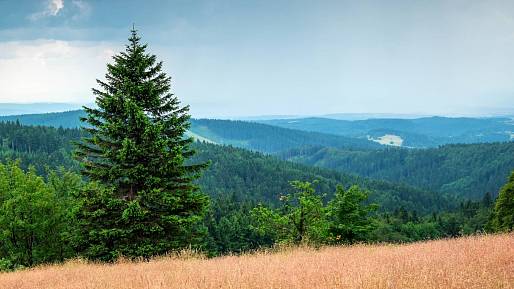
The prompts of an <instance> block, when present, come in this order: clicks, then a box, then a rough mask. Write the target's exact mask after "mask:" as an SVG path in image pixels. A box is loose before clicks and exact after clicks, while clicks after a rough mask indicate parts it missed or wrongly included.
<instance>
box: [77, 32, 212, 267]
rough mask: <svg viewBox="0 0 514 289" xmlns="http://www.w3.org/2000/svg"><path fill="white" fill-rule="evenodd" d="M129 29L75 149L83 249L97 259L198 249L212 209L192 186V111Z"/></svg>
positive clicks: (195, 173) (196, 171) (195, 171)
mask: <svg viewBox="0 0 514 289" xmlns="http://www.w3.org/2000/svg"><path fill="white" fill-rule="evenodd" d="M146 50H147V45H146V44H141V42H140V37H139V36H138V34H137V31H136V30H135V29H132V31H131V36H130V38H129V44H128V45H126V49H125V51H124V52H121V53H119V54H117V55H115V56H114V57H113V63H112V64H108V65H107V74H106V75H105V79H106V80H105V81H101V80H97V82H98V84H99V88H98V89H93V93H94V95H95V96H96V105H97V107H96V108H93V107H91V108H89V107H84V109H85V111H86V113H87V116H86V117H84V118H83V119H82V121H83V122H85V124H86V127H85V128H84V129H85V130H86V131H87V132H88V133H89V136H88V137H86V138H83V139H82V141H81V142H80V143H78V144H77V150H76V156H77V158H78V159H79V160H80V161H81V162H82V164H83V174H84V175H85V176H87V177H88V178H89V179H90V180H92V181H95V182H96V183H97V184H98V185H97V186H96V185H95V186H91V187H90V189H89V190H87V191H85V192H84V198H85V199H84V206H83V211H82V224H83V229H84V237H83V238H84V239H83V243H82V249H83V250H84V251H85V252H86V254H87V255H88V256H90V257H92V258H97V259H104V260H112V259H114V258H116V257H117V256H119V255H124V256H127V257H138V256H143V257H150V256H154V255H158V254H163V253H166V252H168V251H171V250H174V249H178V248H182V247H184V246H189V245H194V243H195V242H196V241H197V239H198V238H200V237H201V230H200V229H199V227H198V223H199V221H200V220H201V219H202V217H203V214H204V212H205V209H206V206H207V204H208V199H207V197H206V196H205V195H204V194H202V193H201V192H200V191H199V188H198V187H197V186H196V185H195V184H194V180H195V179H196V178H198V176H199V173H200V172H201V170H202V169H203V168H204V167H205V164H189V163H188V162H187V160H188V158H189V157H191V156H192V155H193V154H194V151H193V150H192V149H191V147H190V145H191V143H192V139H191V138H186V137H184V133H185V132H186V130H187V129H188V127H189V118H190V116H189V114H188V111H189V107H188V106H181V105H180V102H179V100H178V99H177V97H176V96H175V95H174V94H172V93H171V92H170V88H171V87H170V86H171V78H170V77H168V76H167V75H166V74H165V73H164V72H163V71H162V67H163V63H162V62H160V61H157V58H156V56H155V55H152V54H149V53H147V52H146Z"/></svg>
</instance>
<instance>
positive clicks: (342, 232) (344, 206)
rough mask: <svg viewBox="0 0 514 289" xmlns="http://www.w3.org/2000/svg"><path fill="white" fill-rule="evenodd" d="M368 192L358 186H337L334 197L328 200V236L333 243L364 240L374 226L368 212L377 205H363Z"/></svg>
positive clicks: (373, 209)
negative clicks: (347, 187)
mask: <svg viewBox="0 0 514 289" xmlns="http://www.w3.org/2000/svg"><path fill="white" fill-rule="evenodd" d="M367 199H368V194H367V193H366V192H365V191H363V190H361V189H360V188H359V187H358V186H352V187H350V188H349V189H348V190H345V189H344V188H343V187H342V186H337V189H336V193H335V196H334V198H333V199H332V200H331V201H330V202H329V204H328V209H327V218H328V222H329V229H328V231H329V238H330V240H331V241H332V242H335V243H353V242H355V241H362V240H366V237H367V236H366V235H367V234H368V233H369V232H370V231H372V230H373V229H374V228H375V226H374V223H373V220H372V219H371V218H370V216H369V214H370V213H371V212H373V211H375V210H376V209H377V205H375V204H371V205H365V204H363V202H364V201H366V200H367Z"/></svg>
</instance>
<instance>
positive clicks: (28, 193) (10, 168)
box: [0, 162, 81, 269]
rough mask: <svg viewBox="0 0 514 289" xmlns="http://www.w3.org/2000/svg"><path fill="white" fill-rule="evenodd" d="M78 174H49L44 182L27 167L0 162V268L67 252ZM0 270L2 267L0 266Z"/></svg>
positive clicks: (53, 258)
mask: <svg viewBox="0 0 514 289" xmlns="http://www.w3.org/2000/svg"><path fill="white" fill-rule="evenodd" d="M80 185H81V180H80V178H79V177H78V176H77V175H75V174H72V173H68V172H64V171H61V173H59V172H50V174H49V180H48V182H45V180H44V179H43V178H42V177H40V176H38V175H36V173H35V169H34V168H33V167H31V168H30V169H29V170H28V171H26V172H25V171H23V170H22V169H21V168H20V167H19V165H18V163H15V162H11V163H8V164H6V165H3V164H0V267H4V268H3V269H13V268H17V267H20V266H32V265H35V264H39V263H43V262H53V261H62V260H63V259H64V258H67V257H71V256H73V249H72V245H73V244H72V243H71V242H70V241H71V240H72V238H71V237H70V236H71V235H72V234H73V229H74V227H73V224H74V221H73V220H74V216H72V215H73V214H74V210H73V208H76V203H75V201H74V200H75V199H74V198H73V197H72V196H71V195H72V194H74V193H76V192H77V191H78V190H79V187H80ZM0 269H2V268H0Z"/></svg>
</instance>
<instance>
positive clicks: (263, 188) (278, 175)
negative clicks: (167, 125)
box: [0, 122, 454, 213]
mask: <svg viewBox="0 0 514 289" xmlns="http://www.w3.org/2000/svg"><path fill="white" fill-rule="evenodd" d="M81 135H82V133H81V131H80V130H79V129H62V128H59V129H56V128H52V127H42V126H23V125H20V124H19V123H14V122H8V123H0V139H1V140H2V143H3V144H4V145H3V146H2V148H1V151H0V157H1V161H3V162H5V161H7V160H13V159H19V160H20V161H21V165H22V167H24V168H27V167H28V166H29V165H33V166H35V168H36V170H37V172H38V173H39V174H45V172H46V170H47V168H57V167H59V166H64V167H65V168H67V169H71V170H73V171H78V170H79V165H78V164H77V163H76V162H75V161H74V160H73V159H72V157H71V149H72V146H71V144H70V143H71V142H73V141H77V140H79V138H80V136H81ZM36 143H38V144H39V145H36ZM194 148H195V149H196V150H197V152H198V153H197V155H196V156H195V157H194V158H193V159H192V160H191V161H192V162H203V161H210V162H211V164H210V166H209V168H208V169H207V171H206V172H205V173H204V174H203V176H202V177H201V178H200V179H199V180H198V182H199V184H200V186H201V187H202V189H203V190H204V191H205V192H206V193H208V194H209V195H211V196H225V195H234V194H235V195H236V196H237V198H238V199H240V200H242V201H251V202H265V203H269V204H277V203H278V202H279V196H280V195H281V194H283V193H285V192H288V191H289V190H290V189H291V188H290V185H289V182H290V181H293V180H306V181H307V180H311V181H312V180H318V181H319V183H318V184H317V185H316V186H317V189H319V191H321V192H326V193H329V194H330V193H333V191H334V190H335V187H336V185H337V184H343V185H345V186H350V185H354V184H358V185H360V186H362V187H363V188H366V189H368V190H370V191H371V192H372V194H371V196H370V200H371V201H374V202H378V203H379V204H380V205H381V209H382V210H384V211H388V210H389V211H392V210H394V209H396V208H399V207H401V206H403V207H405V208H406V209H408V210H418V211H420V212H425V213H428V212H432V211H438V210H441V209H446V208H449V207H452V206H453V205H454V204H452V203H451V202H450V203H448V200H449V199H447V198H445V197H443V196H442V195H440V194H435V193H432V192H428V191H424V190H419V189H416V188H414V187H410V186H405V185H397V184H392V183H389V182H386V181H378V180H368V179H364V178H360V177H357V176H354V175H349V174H343V173H338V172H335V171H331V170H327V169H321V168H316V167H310V166H306V165H300V164H295V163H291V162H287V161H283V160H279V159H277V158H275V157H272V156H266V155H263V154H261V153H257V152H250V151H247V150H244V149H239V148H235V147H230V146H220V145H213V144H208V143H200V142H197V143H196V144H195V145H194Z"/></svg>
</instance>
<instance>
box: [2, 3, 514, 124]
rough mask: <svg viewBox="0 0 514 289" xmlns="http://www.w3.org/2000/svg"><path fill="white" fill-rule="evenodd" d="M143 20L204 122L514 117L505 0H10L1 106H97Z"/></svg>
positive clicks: (513, 50)
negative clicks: (98, 88)
mask: <svg viewBox="0 0 514 289" xmlns="http://www.w3.org/2000/svg"><path fill="white" fill-rule="evenodd" d="M132 23H135V24H136V26H137V28H138V29H139V30H140V32H141V34H142V36H143V40H144V41H146V42H148V44H149V47H150V50H151V51H152V52H154V53H156V54H157V55H158V56H159V57H160V58H161V59H163V60H164V61H165V68H166V71H167V72H169V74H170V75H171V76H172V77H173V78H174V81H175V82H174V90H175V92H176V94H177V96H178V97H179V98H180V99H182V100H183V102H185V103H188V104H190V105H191V108H192V112H193V115H195V116H198V117H200V116H201V117H205V116H210V117H221V116H244V115H266V114H281V115H283V114H301V115H306V114H325V113H377V112H384V113H420V114H487V113H492V112H508V113H512V112H513V111H514V1H494V0H493V1H470V0H466V1H464V0H452V1H281V0H274V1H243V0H241V1H216V0H210V1H208V0H205V1H186V0H178V1H92V0H80V1H79V0H64V1H62V0H51V1H46V0H43V1H20V0H18V1H8V0H0V102H73V103H91V102H92V101H93V96H92V95H91V93H90V88H91V87H93V86H94V85H95V81H94V80H95V78H102V77H103V74H104V73H105V63H106V61H109V57H110V56H111V55H112V54H113V53H115V52H118V51H120V50H121V49H123V45H124V44H125V42H126V38H127V36H128V33H129V29H130V27H131V25H132Z"/></svg>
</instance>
